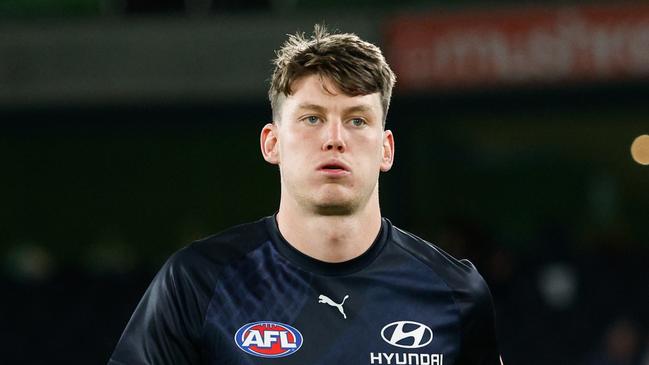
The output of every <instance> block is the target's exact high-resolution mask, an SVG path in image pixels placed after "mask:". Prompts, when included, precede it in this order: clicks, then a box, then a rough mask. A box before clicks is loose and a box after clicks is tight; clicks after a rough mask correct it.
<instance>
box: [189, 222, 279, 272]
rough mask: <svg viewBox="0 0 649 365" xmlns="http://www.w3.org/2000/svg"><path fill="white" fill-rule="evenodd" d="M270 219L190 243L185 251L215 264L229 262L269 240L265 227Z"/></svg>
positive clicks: (236, 227)
mask: <svg viewBox="0 0 649 365" xmlns="http://www.w3.org/2000/svg"><path fill="white" fill-rule="evenodd" d="M271 218H272V217H264V218H261V219H259V220H257V221H254V222H249V223H243V224H239V225H236V226H232V227H230V228H227V229H225V230H223V231H220V232H218V233H215V234H212V235H210V236H207V237H205V238H202V239H199V240H196V241H194V242H192V243H191V244H190V245H189V246H188V247H186V250H187V251H193V252H194V254H198V255H201V256H203V257H205V258H207V259H209V260H210V261H213V262H216V263H227V262H231V261H232V260H235V259H237V258H240V257H243V256H245V255H246V254H247V253H249V252H250V251H253V250H255V249H256V248H257V247H259V246H260V245H262V244H264V243H265V242H267V241H268V240H269V239H270V238H269V235H268V229H267V228H266V227H267V224H268V223H267V221H268V219H271Z"/></svg>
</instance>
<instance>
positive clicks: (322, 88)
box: [261, 74, 394, 215]
mask: <svg viewBox="0 0 649 365" xmlns="http://www.w3.org/2000/svg"><path fill="white" fill-rule="evenodd" d="M292 91H293V93H292V95H289V96H288V97H286V98H285V100H284V101H283V103H282V105H281V110H280V113H279V115H280V120H279V121H276V122H275V123H273V124H268V125H266V126H265V127H264V129H263V130H262V136H261V145H262V152H263V153H264V158H265V159H266V160H267V161H268V162H271V163H274V164H279V167H280V174H281V181H282V194H283V199H284V194H289V195H290V198H292V199H294V200H295V201H296V202H297V204H299V205H300V206H302V207H305V208H307V209H309V210H311V211H313V212H316V213H318V214H325V215H347V214H351V213H353V212H355V211H357V210H358V209H359V208H362V207H363V206H365V204H367V202H368V201H369V199H370V198H371V197H372V196H373V194H377V195H376V196H377V198H378V177H379V173H380V171H388V170H389V169H390V168H391V166H392V160H393V157H394V139H393V136H392V132H390V131H384V130H383V125H382V122H383V111H382V108H381V99H380V94H379V93H374V94H368V95H359V96H348V95H345V94H343V93H342V92H341V91H340V90H339V89H338V88H337V87H336V85H335V83H333V82H332V81H331V80H330V79H328V78H324V77H321V76H320V75H317V74H312V75H308V76H304V77H302V78H300V79H297V80H296V81H295V82H294V83H293V85H292ZM287 198H288V197H287Z"/></svg>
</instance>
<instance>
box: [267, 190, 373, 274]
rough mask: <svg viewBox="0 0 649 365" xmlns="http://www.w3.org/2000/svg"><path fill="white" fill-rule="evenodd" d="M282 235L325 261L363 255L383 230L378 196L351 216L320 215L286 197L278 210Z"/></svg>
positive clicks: (300, 248)
mask: <svg viewBox="0 0 649 365" xmlns="http://www.w3.org/2000/svg"><path fill="white" fill-rule="evenodd" d="M277 225H278V226H279V231H280V232H281V233H282V236H284V238H285V239H286V240H287V241H288V242H289V244H290V245H291V246H293V247H295V248H296V249H297V250H298V251H300V252H302V253H303V254H305V255H307V256H310V257H313V258H315V259H317V260H320V261H325V262H343V261H348V260H351V259H353V258H355V257H358V256H360V255H361V254H363V252H365V251H367V249H368V248H369V247H370V246H371V245H372V243H373V242H374V240H375V239H376V237H377V235H378V233H379V231H380V229H381V211H380V209H379V204H378V196H375V197H373V198H371V199H370V201H369V202H368V203H367V204H366V206H365V207H364V208H363V209H360V210H359V211H358V212H356V213H354V214H351V215H344V216H331V215H318V214H315V213H313V212H307V211H305V210H303V209H299V207H298V206H297V204H290V203H287V202H286V201H285V200H282V202H281V203H280V209H279V212H278V213H277Z"/></svg>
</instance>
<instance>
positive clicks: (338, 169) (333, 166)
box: [317, 160, 350, 175]
mask: <svg viewBox="0 0 649 365" xmlns="http://www.w3.org/2000/svg"><path fill="white" fill-rule="evenodd" d="M317 170H318V171H319V172H322V173H325V174H331V175H346V174H349V173H350V168H349V166H347V164H345V163H344V162H341V161H338V160H331V161H326V162H324V163H322V164H320V165H318V168H317Z"/></svg>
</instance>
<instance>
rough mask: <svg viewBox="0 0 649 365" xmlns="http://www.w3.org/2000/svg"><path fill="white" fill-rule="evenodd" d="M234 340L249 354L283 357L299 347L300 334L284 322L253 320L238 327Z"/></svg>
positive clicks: (300, 342)
mask: <svg viewBox="0 0 649 365" xmlns="http://www.w3.org/2000/svg"><path fill="white" fill-rule="evenodd" d="M234 342H236V343H237V346H239V348H240V349H241V350H243V351H245V352H247V353H249V354H250V355H254V356H259V357H284V356H288V355H291V354H292V353H294V352H295V351H297V350H299V349H300V347H301V346H302V334H301V333H300V331H298V330H296V329H295V328H293V327H291V326H289V325H287V324H284V323H279V322H267V321H266V322H254V323H248V324H246V325H244V326H243V327H241V328H239V330H238V331H237V333H235V334H234Z"/></svg>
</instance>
